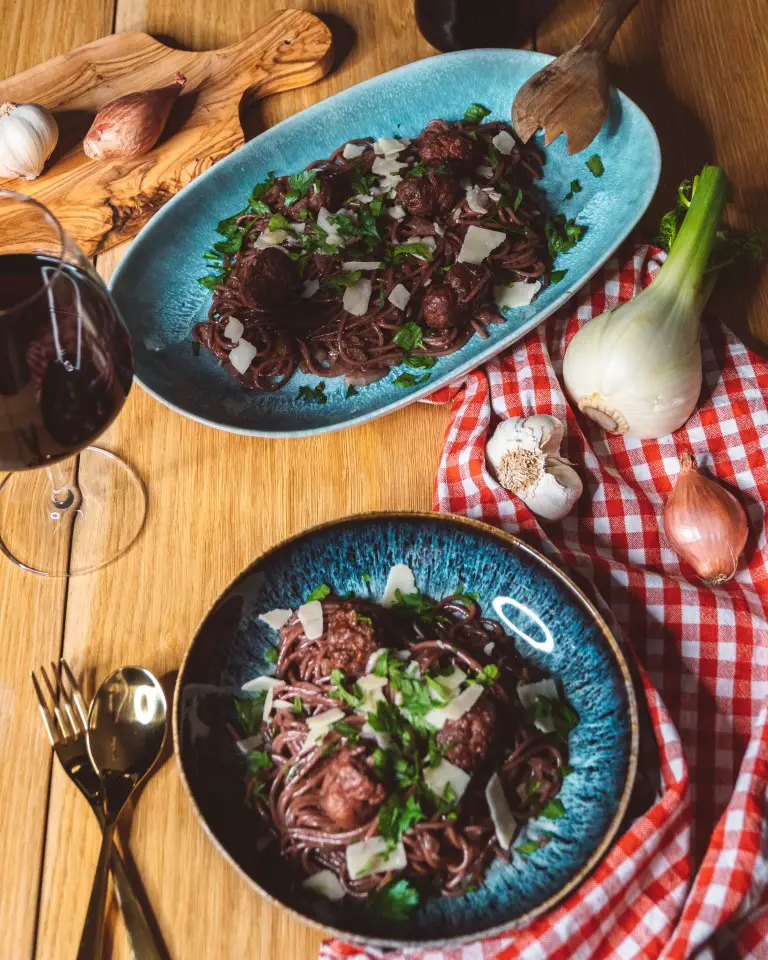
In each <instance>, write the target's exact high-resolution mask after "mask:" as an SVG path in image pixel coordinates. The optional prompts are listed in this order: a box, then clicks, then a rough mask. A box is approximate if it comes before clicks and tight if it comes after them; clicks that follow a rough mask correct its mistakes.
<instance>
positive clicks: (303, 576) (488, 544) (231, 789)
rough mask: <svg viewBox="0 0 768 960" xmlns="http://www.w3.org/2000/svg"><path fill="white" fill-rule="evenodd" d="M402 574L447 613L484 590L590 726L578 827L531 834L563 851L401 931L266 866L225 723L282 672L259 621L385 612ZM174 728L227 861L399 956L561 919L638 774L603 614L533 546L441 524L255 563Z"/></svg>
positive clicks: (296, 546) (544, 852) (389, 522)
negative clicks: (328, 597) (325, 588)
mask: <svg viewBox="0 0 768 960" xmlns="http://www.w3.org/2000/svg"><path fill="white" fill-rule="evenodd" d="M395 563H407V564H408V565H409V566H410V567H411V569H412V570H413V572H414V574H415V577H416V583H417V584H418V586H419V588H420V589H421V590H423V591H424V592H426V593H428V594H430V595H431V596H433V597H442V596H445V595H447V594H450V593H453V592H454V591H455V588H456V586H457V584H458V583H459V582H460V583H462V584H464V585H465V587H466V588H467V589H471V590H476V591H477V592H478V593H479V594H480V602H481V605H482V608H483V611H484V612H485V613H486V614H487V615H490V616H494V615H496V616H499V617H500V619H501V620H502V621H503V622H504V625H505V629H506V631H507V632H508V633H509V634H510V635H511V636H513V637H514V644H515V646H516V647H517V649H518V650H519V651H520V653H521V654H522V655H523V656H524V657H525V658H526V659H528V660H530V661H532V662H534V663H536V664H537V665H539V666H540V667H542V668H543V669H544V670H547V671H548V672H549V673H551V674H552V675H553V676H555V677H556V678H557V679H558V680H559V682H560V683H561V684H562V688H563V690H564V694H565V697H566V698H567V700H568V701H569V702H570V703H571V704H572V705H573V706H574V707H575V709H576V710H577V711H578V713H579V716H580V723H579V725H578V727H577V728H576V729H575V730H574V731H573V732H572V734H571V737H570V742H569V751H570V763H571V764H572V766H573V767H574V772H573V773H572V774H571V775H570V776H569V777H567V778H566V780H565V782H564V786H563V790H562V792H561V794H560V797H561V799H562V801H563V804H564V805H565V808H566V814H565V816H563V817H562V819H560V820H546V821H541V820H539V821H532V822H531V823H530V824H529V826H528V828H527V829H528V830H529V831H530V833H529V836H531V837H533V838H535V837H537V836H540V835H541V834H542V833H543V832H545V831H546V832H548V833H551V834H552V839H551V840H550V842H549V843H548V844H547V845H546V846H545V847H543V848H542V849H540V850H538V851H537V852H536V853H533V854H531V855H529V856H523V855H520V854H514V855H513V858H512V862H511V864H509V865H506V864H504V863H502V862H501V861H496V862H495V863H494V864H493V865H492V866H491V867H490V869H489V870H488V872H487V874H486V876H485V879H484V882H483V883H482V885H481V886H480V887H479V889H478V890H477V891H476V892H474V893H469V894H467V895H465V896H463V897H460V898H457V899H450V898H440V897H436V898H433V899H431V900H428V901H426V902H425V903H424V904H423V905H422V906H421V907H420V908H419V909H418V911H417V912H416V914H415V915H414V916H413V917H412V919H411V920H409V921H408V922H406V923H403V924H402V925H395V926H394V927H393V925H392V921H386V920H381V919H379V918H377V917H376V916H375V915H373V914H371V913H369V912H367V911H366V909H365V907H364V905H358V904H355V903H352V904H350V903H349V902H348V900H344V901H342V903H341V904H339V903H330V902H328V901H325V900H322V899H321V898H314V897H311V896H309V895H308V894H306V893H305V892H303V891H302V890H301V888H300V887H299V886H298V884H297V882H296V880H297V878H296V874H295V873H294V872H293V871H292V869H291V868H290V867H289V865H288V864H286V863H281V862H280V861H279V860H278V861H276V860H275V857H274V856H270V857H267V856H264V855H263V854H260V853H259V838H260V834H262V833H263V832H264V828H263V827H262V826H261V823H260V821H259V820H258V818H257V817H256V815H255V814H254V813H253V811H251V810H249V809H248V808H246V806H245V804H244V795H245V789H244V785H243V760H242V757H241V756H240V754H239V753H238V751H237V748H236V746H235V743H234V741H233V739H232V736H231V734H230V733H229V732H228V730H227V723H228V722H231V721H232V720H233V719H234V709H233V697H234V696H236V695H237V694H238V692H239V688H240V686H241V685H242V684H243V683H244V682H245V681H246V680H249V679H251V678H252V677H254V676H257V675H258V674H262V673H272V672H274V667H273V666H272V665H271V664H270V663H269V662H268V660H267V659H266V657H265V654H266V652H267V651H268V650H270V649H272V647H273V645H274V642H275V633H274V631H273V630H271V629H270V628H269V627H267V626H266V625H265V624H264V623H262V622H261V621H260V620H258V619H257V618H258V614H259V613H264V612H266V611H268V610H272V609H275V608H277V607H291V608H294V609H295V608H296V607H298V605H299V604H300V603H302V602H303V600H304V598H305V597H306V596H307V595H308V594H309V593H310V592H311V591H312V590H313V589H314V588H315V587H316V586H317V585H318V584H319V583H323V582H325V583H329V584H331V585H332V586H333V588H334V589H335V590H336V591H337V592H338V593H345V592H346V591H350V590H351V591H353V592H354V593H356V594H359V595H361V596H372V597H374V598H375V597H379V596H380V595H381V593H382V591H383V589H384V583H385V581H386V577H387V574H388V572H389V570H390V568H391V567H392V565H393V564H395ZM364 574H368V575H369V576H370V578H371V581H370V583H368V582H366V581H365V580H364V579H363V575H364ZM494 609H495V610H496V611H497V612H496V614H494V613H493V611H494ZM173 725H174V726H173V729H174V739H175V744H176V755H177V757H178V760H179V765H180V768H181V775H182V779H183V781H184V783H185V785H186V788H187V789H188V791H189V794H190V798H191V800H192V803H193V805H194V807H195V809H196V812H197V814H198V816H199V817H200V820H201V822H202V824H203V826H204V827H205V829H206V830H207V832H208V833H209V835H210V836H211V838H212V840H213V841H214V843H215V844H216V846H217V847H218V848H219V850H220V852H221V853H222V854H223V855H224V856H225V857H227V859H228V860H229V861H230V862H231V863H232V864H234V865H235V866H236V867H237V868H238V869H239V870H240V871H241V872H242V873H243V875H244V876H245V878H246V879H247V880H248V881H249V882H251V883H252V885H254V886H255V887H256V888H257V889H258V890H260V891H261V892H262V893H264V894H266V895H267V896H269V897H272V898H274V899H276V900H277V901H279V902H280V903H281V904H282V905H284V906H285V907H287V908H289V909H290V910H292V911H294V912H296V913H297V914H299V915H300V916H301V917H302V918H304V919H305V920H308V921H310V922H314V923H317V924H320V925H322V926H323V927H325V928H330V929H331V930H333V931H334V932H335V933H336V934H337V935H339V936H342V937H346V938H348V939H351V940H364V941H369V942H375V943H379V944H382V945H389V946H399V947H403V946H408V945H425V944H429V945H437V944H449V943H450V944H455V943H459V942H463V941H467V940H472V939H475V938H477V937H480V936H485V935H488V934H492V933H496V932H501V931H503V930H508V929H510V928H512V927H515V926H519V925H522V924H524V923H527V922H529V921H530V920H531V919H533V918H534V917H536V916H538V915H539V914H541V913H542V912H544V911H545V910H548V909H550V908H551V907H552V906H553V905H554V904H555V903H557V902H558V901H559V900H561V899H562V898H563V897H564V896H566V894H568V893H569V892H570V891H571V890H573V889H574V888H575V887H576V886H578V885H579V884H580V883H581V882H582V881H583V880H584V878H585V877H586V876H587V874H588V873H589V872H590V870H592V868H593V867H594V866H595V864H596V863H597V862H598V860H599V859H600V858H601V857H602V856H603V854H604V853H605V852H606V850H607V849H608V847H609V845H610V844H611V841H612V840H613V838H614V836H615V834H616V831H617V829H618V827H619V824H620V822H621V820H622V817H623V815H624V813H625V811H626V808H627V803H628V800H629V796H630V792H631V789H632V785H633V782H634V777H635V769H636V765H637V750H638V726H637V704H636V701H635V696H634V692H633V689H632V684H631V680H630V676H629V670H628V668H627V664H626V662H625V660H624V657H623V655H622V653H621V651H620V649H619V647H618V644H617V643H616V640H615V639H614V637H613V636H612V635H611V633H610V631H609V630H608V628H607V626H606V624H605V623H604V621H603V620H602V619H601V617H600V616H599V614H598V613H597V611H596V610H595V609H594V608H593V607H592V605H591V604H590V603H589V602H588V601H587V599H586V598H585V597H584V596H583V594H582V593H581V592H580V591H579V590H578V589H577V588H576V587H575V586H574V585H573V584H572V583H571V582H570V580H568V578H567V577H566V576H565V575H564V574H562V573H561V572H560V571H559V570H558V569H557V568H556V567H554V566H553V565H552V564H551V563H550V562H549V561H548V560H546V559H545V558H544V557H542V556H541V555H540V554H538V553H536V552H535V551H534V550H532V549H531V548H530V547H528V546H526V545H525V544H524V543H522V541H520V540H518V539H516V538H515V537H513V536H510V535H509V534H505V533H502V532H500V531H498V530H495V529H493V528H491V527H487V526H485V525H484V524H481V523H478V522H477V521H474V520H467V519H464V518H458V517H450V516H443V515H439V514H382V515H375V514H374V515H370V516H367V517H352V518H350V519H348V520H341V521H337V522H334V523H330V524H327V525H325V526H321V527H316V528H314V529H312V530H309V531H307V532H306V533H303V534H300V535H299V536H297V537H294V538H293V539H291V540H288V541H286V542H285V543H283V544H280V545H279V546H277V547H274V548H273V549H272V550H270V551H269V552H268V553H266V554H265V555H264V556H262V557H260V558H259V559H258V560H256V561H255V562H254V563H253V564H251V566H250V567H248V568H247V570H245V571H244V572H243V573H242V574H240V576H239V577H238V578H237V579H236V580H235V581H234V582H233V583H232V584H231V585H230V586H229V587H228V588H227V589H226V590H225V592H224V593H223V594H222V596H221V597H220V598H219V600H218V601H217V603H216V604H215V606H214V607H213V609H212V610H211V612H210V613H209V614H208V616H207V617H206V618H205V619H204V620H203V623H202V624H201V626H200V628H199V630H198V633H197V636H196V637H195V639H194V640H193V641H192V645H191V647H190V649H189V651H188V653H187V656H186V658H185V660H184V663H183V664H182V667H181V670H180V673H179V678H178V682H177V686H176V698H175V703H174V710H173ZM522 839H523V840H524V839H525V837H523V838H522ZM519 842H520V841H516V844H517V843H519Z"/></svg>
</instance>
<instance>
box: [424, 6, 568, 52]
mask: <svg viewBox="0 0 768 960" xmlns="http://www.w3.org/2000/svg"><path fill="white" fill-rule="evenodd" d="M555 2H556V0H416V22H417V24H418V26H419V30H420V31H421V33H422V35H423V36H424V39H425V40H427V41H428V42H429V43H431V44H432V46H433V47H437V49H438V50H444V51H449V50H469V49H472V48H474V47H521V46H523V45H524V44H526V43H527V42H528V41H532V40H533V36H534V32H535V30H536V24H537V23H540V22H541V21H542V20H543V19H544V17H546V16H547V14H548V13H549V11H550V10H551V9H552V7H553V6H554V4H555Z"/></svg>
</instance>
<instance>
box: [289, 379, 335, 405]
mask: <svg viewBox="0 0 768 960" xmlns="http://www.w3.org/2000/svg"><path fill="white" fill-rule="evenodd" d="M296 399H297V400H303V401H304V403H319V404H323V403H328V397H326V395H325V381H324V380H321V381H320V383H318V385H317V386H316V387H315V388H314V389H313V388H312V387H306V386H305V387H299V392H298V393H297V394H296Z"/></svg>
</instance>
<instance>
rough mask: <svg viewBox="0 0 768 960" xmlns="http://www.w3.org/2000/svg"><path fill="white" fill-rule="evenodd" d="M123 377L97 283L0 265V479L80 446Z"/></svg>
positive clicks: (127, 375)
mask: <svg viewBox="0 0 768 960" xmlns="http://www.w3.org/2000/svg"><path fill="white" fill-rule="evenodd" d="M132 374H133V369H132V365H131V349H130V344H129V341H128V335H127V333H126V331H125V327H123V325H122V323H121V321H120V320H119V318H118V316H117V313H116V311H115V309H114V307H113V305H112V303H111V300H110V298H109V295H108V294H107V292H106V290H105V289H104V287H103V285H102V284H101V282H100V281H99V280H98V279H96V278H94V277H93V276H91V275H89V274H87V273H85V272H83V271H82V270H80V269H78V267H77V266H74V265H70V264H62V263H61V262H60V261H59V262H57V261H56V260H54V259H53V258H52V257H50V256H41V255H39V254H33V253H11V254H5V255H0V469H2V470H24V469H28V468H30V467H40V466H44V465H46V464H49V463H53V462H56V461H58V460H62V459H64V458H65V457H69V456H71V455H72V454H73V453H77V452H78V451H79V450H81V449H82V448H83V447H86V446H88V444H89V443H90V442H91V441H92V440H94V439H95V438H96V437H97V436H98V435H99V434H100V433H101V432H102V431H103V430H104V429H105V428H106V427H107V426H109V424H110V423H111V422H112V420H113V419H114V418H115V416H116V415H117V414H118V412H119V411H120V408H121V407H122V405H123V403H124V402H125V398H126V396H127V395H128V390H129V389H130V386H131V378H132Z"/></svg>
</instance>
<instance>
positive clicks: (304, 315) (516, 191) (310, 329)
mask: <svg viewBox="0 0 768 960" xmlns="http://www.w3.org/2000/svg"><path fill="white" fill-rule="evenodd" d="M468 115H469V114H468ZM542 164H543V155H542V154H541V152H540V151H539V150H538V149H537V148H536V147H534V146H531V145H525V146H524V145H522V144H520V143H519V142H518V141H517V140H516V139H515V138H514V131H513V130H512V128H511V127H510V126H509V124H506V123H502V122H489V123H482V122H477V119H476V118H475V119H473V120H471V121H467V120H464V121H458V122H447V121H444V120H433V121H432V122H431V123H430V124H429V125H428V126H427V127H426V128H425V129H424V130H423V131H422V132H421V133H420V134H419V136H418V137H417V138H416V139H414V140H413V141H408V140H406V139H405V138H400V139H383V140H377V141H373V140H372V139H371V138H367V139H357V140H352V141H349V142H348V143H346V144H343V145H342V146H341V147H339V148H338V149H337V150H335V151H334V152H333V153H332V154H331V155H330V157H328V158H327V159H326V160H317V161H315V162H313V163H311V164H309V166H308V167H307V168H306V169H305V170H304V171H303V172H302V173H299V174H295V175H292V176H281V177H274V176H270V177H269V178H268V179H267V181H265V182H264V183H262V184H258V185H257V186H256V188H255V189H254V191H253V193H252V195H251V198H250V200H249V205H248V207H247V208H246V209H245V210H243V211H241V212H240V213H239V214H236V215H234V216H233V217H230V218H228V219H227V220H224V221H222V222H221V223H220V224H219V233H220V234H222V235H223V236H224V239H223V240H221V241H219V242H218V243H217V244H215V245H214V248H213V250H212V251H210V252H209V253H208V254H206V257H207V259H208V260H209V262H210V263H211V264H212V265H213V266H214V268H215V269H216V270H217V273H215V274H212V275H210V276H207V277H202V278H201V281H200V282H201V283H203V284H204V285H205V286H207V287H209V288H210V289H212V290H213V302H212V304H211V308H210V311H209V315H208V319H207V321H205V322H204V323H200V324H198V325H197V326H196V327H195V328H194V331H193V336H194V339H195V340H196V341H197V342H199V343H201V344H204V345H205V346H206V347H207V348H208V349H209V350H210V351H211V352H212V353H213V354H214V355H215V356H216V357H217V358H218V359H219V361H220V362H221V363H222V364H223V366H224V367H225V368H226V369H227V370H228V372H229V373H231V374H232V375H233V376H235V377H237V379H239V380H240V382H241V383H242V384H243V385H244V386H245V387H247V388H249V389H256V390H266V391H273V390H277V389H280V388H281V387H284V386H285V385H286V384H287V383H288V381H289V380H290V379H291V377H292V376H293V374H294V372H295V371H296V370H297V369H299V370H301V371H303V372H305V373H310V374H315V375H317V376H320V377H340V376H344V377H345V378H346V382H347V384H348V385H351V386H363V385H365V384H368V383H372V382H374V381H375V380H378V379H381V378H382V377H384V376H385V375H386V374H387V373H388V372H389V370H390V368H392V367H395V366H398V365H401V364H405V365H406V366H407V367H408V368H409V369H412V370H415V371H419V373H418V375H417V374H410V373H408V372H407V371H406V372H405V376H404V377H403V379H402V381H401V382H402V385H411V384H410V382H409V381H411V380H417V379H425V378H427V377H428V376H429V370H430V369H431V367H432V366H433V365H434V363H435V361H436V358H438V357H441V356H446V355H448V354H451V353H454V352H455V351H456V350H459V349H460V348H461V347H463V346H464V345H465V344H466V343H467V342H468V340H469V339H470V338H471V337H472V336H473V335H474V334H477V335H478V336H480V337H487V336H488V326H489V324H495V323H502V322H504V317H503V316H502V314H501V313H500V309H499V304H500V303H502V304H503V303H504V302H505V301H504V299H503V297H504V291H505V290H506V289H507V288H508V286H509V285H510V284H515V285H517V286H518V287H521V286H522V285H524V286H525V290H524V292H523V295H522V298H521V300H520V302H521V303H525V302H530V299H531V298H532V297H533V296H534V295H535V292H536V291H537V290H538V289H539V287H540V286H541V284H542V282H543V283H547V282H548V280H547V274H548V271H549V269H550V267H551V260H550V257H549V254H548V246H547V237H546V234H545V217H544V214H543V212H542V209H541V204H540V199H539V197H538V195H537V191H536V188H535V186H534V182H535V180H537V179H538V178H539V177H540V176H541V169H542ZM472 227H474V228H480V229H481V230H482V231H484V232H485V234H486V235H487V234H488V233H489V232H490V233H491V236H492V237H495V240H494V243H495V244H496V245H495V246H494V248H493V249H492V250H489V251H488V252H487V254H485V255H481V254H476V255H472V253H471V251H468V248H467V233H468V231H469V230H470V228H472ZM481 253H482V251H481ZM500 297H501V299H500ZM232 321H235V322H234V323H232ZM241 344H245V347H244V348H243V349H241V350H239V351H238V349H237V348H238V347H240V346H241Z"/></svg>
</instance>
